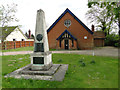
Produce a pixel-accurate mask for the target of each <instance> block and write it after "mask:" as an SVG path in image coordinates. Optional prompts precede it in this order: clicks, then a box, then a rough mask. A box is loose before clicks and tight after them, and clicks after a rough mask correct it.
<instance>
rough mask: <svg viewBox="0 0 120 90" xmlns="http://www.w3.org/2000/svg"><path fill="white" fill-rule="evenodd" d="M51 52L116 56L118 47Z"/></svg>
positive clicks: (23, 52)
mask: <svg viewBox="0 0 120 90" xmlns="http://www.w3.org/2000/svg"><path fill="white" fill-rule="evenodd" d="M30 53H33V51H17V52H3V53H0V56H1V55H17V54H30ZM52 53H75V54H85V55H93V54H94V55H97V56H118V48H115V47H102V48H97V49H94V50H63V51H52Z"/></svg>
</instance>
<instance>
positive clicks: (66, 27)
mask: <svg viewBox="0 0 120 90" xmlns="http://www.w3.org/2000/svg"><path fill="white" fill-rule="evenodd" d="M91 29H92V30H90V29H89V28H88V27H87V26H86V25H85V24H84V23H83V22H82V21H81V20H80V19H79V18H77V17H76V16H75V15H74V14H73V13H72V12H71V11H70V10H69V9H68V8H67V9H66V10H65V11H64V12H63V13H62V14H61V15H60V16H59V17H58V19H57V20H56V21H55V22H54V23H53V24H52V25H51V26H50V27H49V28H48V30H47V33H48V42H49V48H50V49H65V50H68V49H74V50H75V49H81V50H84V49H93V47H94V46H96V45H98V46H104V39H105V36H104V33H103V32H94V25H92V27H91Z"/></svg>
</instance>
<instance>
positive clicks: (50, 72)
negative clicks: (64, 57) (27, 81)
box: [19, 64, 60, 76]
mask: <svg viewBox="0 0 120 90" xmlns="http://www.w3.org/2000/svg"><path fill="white" fill-rule="evenodd" d="M59 67H60V64H53V66H52V67H51V68H50V69H49V70H47V71H32V70H30V66H29V67H26V68H24V69H23V70H21V71H19V74H25V75H48V76H49V75H53V74H54V73H55V72H56V71H57V69H59Z"/></svg>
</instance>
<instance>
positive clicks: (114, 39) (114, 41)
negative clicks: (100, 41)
mask: <svg viewBox="0 0 120 90" xmlns="http://www.w3.org/2000/svg"><path fill="white" fill-rule="evenodd" d="M118 41H119V35H116V34H110V35H107V36H106V39H105V46H115V47H118V46H119V44H118Z"/></svg>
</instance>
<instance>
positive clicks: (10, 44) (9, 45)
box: [0, 41, 34, 50]
mask: <svg viewBox="0 0 120 90" xmlns="http://www.w3.org/2000/svg"><path fill="white" fill-rule="evenodd" d="M33 45H34V41H6V42H2V43H1V45H0V46H1V49H2V50H7V49H16V48H20V47H29V46H33Z"/></svg>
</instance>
